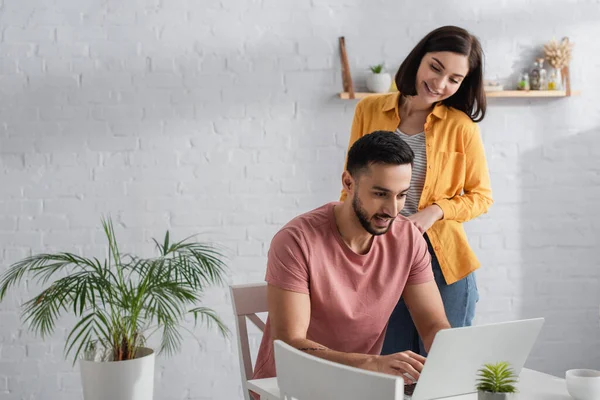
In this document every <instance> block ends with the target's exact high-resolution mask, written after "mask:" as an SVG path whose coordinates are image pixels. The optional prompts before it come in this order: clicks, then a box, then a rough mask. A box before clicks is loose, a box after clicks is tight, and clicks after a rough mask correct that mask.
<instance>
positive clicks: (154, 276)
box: [0, 218, 229, 400]
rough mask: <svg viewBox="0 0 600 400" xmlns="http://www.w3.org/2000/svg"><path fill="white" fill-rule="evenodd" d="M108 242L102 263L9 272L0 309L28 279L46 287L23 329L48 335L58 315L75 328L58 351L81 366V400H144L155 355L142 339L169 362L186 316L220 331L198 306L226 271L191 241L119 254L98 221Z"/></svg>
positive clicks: (41, 261)
mask: <svg viewBox="0 0 600 400" xmlns="http://www.w3.org/2000/svg"><path fill="white" fill-rule="evenodd" d="M102 226H103V229H104V232H105V235H106V238H107V239H108V256H107V258H106V259H104V260H103V261H100V260H99V259H97V258H84V257H81V256H79V255H76V254H72V253H57V254H40V255H34V256H31V257H28V258H26V259H24V260H22V261H19V262H17V263H15V264H13V265H12V266H11V267H10V268H9V269H8V270H7V271H6V272H5V273H4V274H3V275H2V277H1V278H0V301H1V300H2V299H4V298H5V296H6V294H7V291H8V290H9V289H10V288H11V287H12V286H15V285H17V284H18V283H19V282H21V281H22V280H23V279H24V278H25V277H26V276H28V275H30V276H31V277H32V278H33V279H34V280H37V281H38V282H40V283H42V284H43V285H46V284H47V283H48V282H50V281H51V282H52V283H50V284H49V285H48V286H46V287H45V288H44V289H43V290H42V291H41V293H40V294H38V295H37V296H35V297H33V298H32V299H30V300H29V301H27V302H25V303H24V304H23V305H22V307H23V315H22V316H23V319H24V322H26V323H28V324H29V329H30V330H32V331H33V332H34V333H35V334H39V335H41V336H42V337H46V336H48V335H49V334H51V333H52V332H53V331H54V329H55V326H56V323H57V320H58V319H59V318H60V317H61V316H62V315H63V314H64V313H72V314H74V315H75V317H77V322H76V323H75V325H74V326H73V328H72V329H71V331H70V333H69V335H68V337H67V339H66V343H65V357H67V356H68V355H72V356H73V360H74V361H73V363H74V364H75V362H77V360H80V370H81V378H82V384H83V392H84V399H85V400H101V399H102V400H105V399H111V400H149V399H152V396H153V390H154V350H153V349H150V348H148V347H146V339H148V337H149V336H150V335H152V334H153V333H155V332H158V334H159V343H160V344H158V345H157V349H156V350H157V353H158V354H161V353H164V354H166V355H170V354H173V353H175V352H176V351H177V350H178V349H179V348H180V345H181V341H182V335H181V333H180V330H181V329H182V328H183V327H182V324H183V322H184V320H185V317H186V316H187V315H191V316H193V319H194V322H198V320H200V322H203V323H205V324H206V325H208V326H209V327H210V326H215V327H216V328H217V329H218V331H219V332H220V333H221V334H222V335H223V336H224V337H226V336H227V335H228V333H229V330H228V329H227V327H226V326H225V325H224V324H223V323H222V322H221V320H220V319H219V317H218V315H217V314H216V313H215V312H214V311H213V310H212V309H210V308H206V307H202V306H199V303H200V300H201V298H202V294H203V292H204V290H205V288H207V287H208V286H211V285H214V284H222V283H223V280H224V277H225V273H226V265H225V263H224V261H223V259H224V256H223V254H222V252H221V251H220V250H219V248H218V247H215V246H213V245H210V244H206V243H198V242H196V241H193V240H191V237H190V238H187V239H184V240H182V241H178V242H171V241H170V238H169V232H168V231H167V233H166V234H165V237H164V240H163V241H162V242H160V243H159V242H158V241H156V240H154V243H155V245H156V248H157V250H158V253H159V254H158V256H157V257H153V258H140V257H137V256H134V255H127V254H121V253H120V251H119V247H118V245H117V239H116V237H115V232H114V229H113V224H112V221H111V220H110V218H108V219H103V220H102Z"/></svg>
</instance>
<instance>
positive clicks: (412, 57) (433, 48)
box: [396, 26, 487, 122]
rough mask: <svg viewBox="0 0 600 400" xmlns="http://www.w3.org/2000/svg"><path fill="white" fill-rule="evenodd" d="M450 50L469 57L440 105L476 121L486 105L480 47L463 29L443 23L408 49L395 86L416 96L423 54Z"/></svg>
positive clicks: (404, 92)
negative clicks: (465, 70) (457, 81)
mask: <svg viewBox="0 0 600 400" xmlns="http://www.w3.org/2000/svg"><path fill="white" fill-rule="evenodd" d="M440 51H449V52H452V53H456V54H462V55H464V56H467V58H468V59H469V73H468V74H467V76H466V77H465V79H464V80H463V81H462V83H461V84H460V88H459V89H458V91H457V92H456V93H454V94H453V95H452V96H450V97H448V98H447V99H445V100H442V104H444V105H446V106H448V107H454V108H456V109H457V110H460V111H462V112H464V113H465V114H467V115H468V116H469V117H471V119H472V120H473V121H475V122H479V121H481V120H482V119H483V117H485V111H486V107H487V103H486V98H485V91H484V90H483V50H482V49H481V43H479V40H478V39H477V38H476V37H475V36H473V35H471V34H470V33H469V32H468V31H466V30H465V29H462V28H459V27H457V26H442V27H441V28H438V29H435V30H434V31H431V32H430V33H429V34H427V35H426V36H425V37H424V38H423V39H422V40H421V41H420V42H419V43H418V44H417V45H416V46H415V48H414V49H413V50H412V51H411V52H410V54H409V55H408V56H407V57H406V59H405V60H404V61H403V62H402V65H400V68H399V69H398V72H397V73H396V86H397V87H398V90H399V91H400V93H402V95H403V96H415V95H416V94H417V89H416V87H415V84H416V81H417V70H418V69H419V65H421V60H422V59H423V57H424V56H425V54H426V53H433V52H440Z"/></svg>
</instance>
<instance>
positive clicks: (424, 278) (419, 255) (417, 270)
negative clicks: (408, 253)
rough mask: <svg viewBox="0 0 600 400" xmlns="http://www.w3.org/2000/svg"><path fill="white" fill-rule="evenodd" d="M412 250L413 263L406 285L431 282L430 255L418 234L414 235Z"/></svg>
mask: <svg viewBox="0 0 600 400" xmlns="http://www.w3.org/2000/svg"><path fill="white" fill-rule="evenodd" d="M414 229H416V228H414ZM417 232H418V230H417ZM413 248H414V252H413V262H412V266H411V267H410V273H409V274H408V280H407V281H406V284H407V285H418V284H420V283H425V282H429V281H432V280H433V270H432V269H431V255H430V254H429V250H428V249H427V242H426V241H425V238H424V237H423V236H422V235H421V234H420V233H419V234H416V235H414V244H413Z"/></svg>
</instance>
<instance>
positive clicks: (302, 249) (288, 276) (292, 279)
mask: <svg viewBox="0 0 600 400" xmlns="http://www.w3.org/2000/svg"><path fill="white" fill-rule="evenodd" d="M265 280H266V281H267V283H268V284H270V285H273V286H276V287H278V288H280V289H283V290H289V291H292V292H299V293H304V294H310V290H309V282H310V279H309V272H308V254H307V249H306V246H304V241H303V240H302V236H301V234H300V232H296V231H293V230H291V229H285V228H284V229H282V230H281V231H279V232H278V233H277V234H276V235H275V237H273V240H272V241H271V247H270V248H269V253H268V255H267V274H266V277H265Z"/></svg>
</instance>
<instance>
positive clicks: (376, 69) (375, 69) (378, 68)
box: [369, 64, 383, 74]
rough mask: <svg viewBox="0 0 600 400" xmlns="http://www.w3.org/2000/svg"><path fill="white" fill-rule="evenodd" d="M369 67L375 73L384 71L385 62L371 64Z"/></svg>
mask: <svg viewBox="0 0 600 400" xmlns="http://www.w3.org/2000/svg"><path fill="white" fill-rule="evenodd" d="M369 69H370V70H371V72H372V73H374V74H380V73H381V72H383V64H377V65H371V66H370V67H369Z"/></svg>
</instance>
